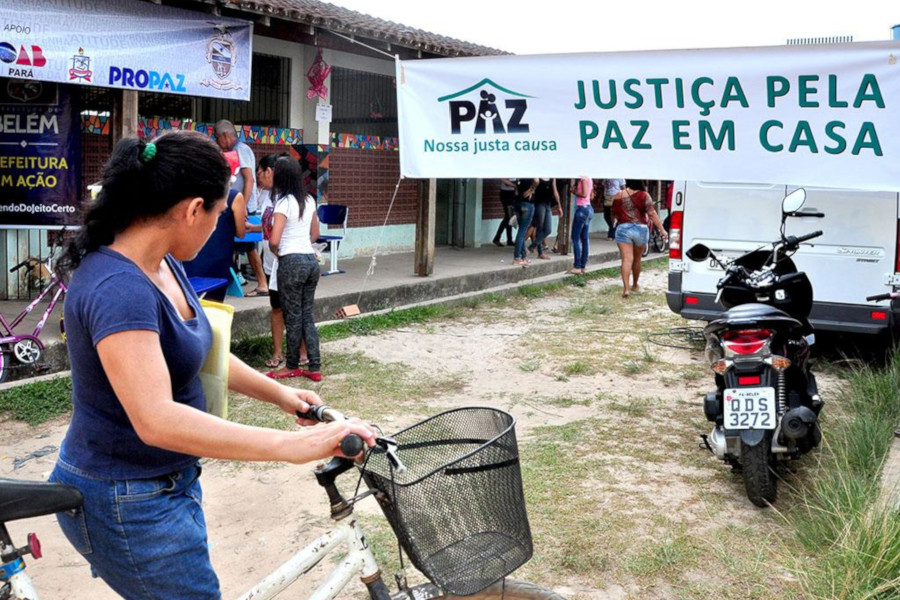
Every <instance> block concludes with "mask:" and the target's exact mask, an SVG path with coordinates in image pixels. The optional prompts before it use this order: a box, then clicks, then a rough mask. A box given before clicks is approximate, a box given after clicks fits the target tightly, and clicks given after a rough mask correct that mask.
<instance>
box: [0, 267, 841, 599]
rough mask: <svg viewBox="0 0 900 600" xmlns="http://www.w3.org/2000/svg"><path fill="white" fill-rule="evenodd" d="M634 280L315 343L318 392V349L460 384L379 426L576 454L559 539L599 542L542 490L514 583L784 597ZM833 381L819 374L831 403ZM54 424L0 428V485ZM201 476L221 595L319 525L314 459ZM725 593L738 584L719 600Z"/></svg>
mask: <svg viewBox="0 0 900 600" xmlns="http://www.w3.org/2000/svg"><path fill="white" fill-rule="evenodd" d="M643 283H644V288H645V289H644V290H643V291H642V292H641V293H639V294H635V295H633V296H632V298H630V299H628V300H622V299H621V298H619V291H620V284H619V283H617V282H616V280H615V279H614V278H607V279H603V280H592V281H590V282H588V283H587V285H586V286H585V287H583V288H577V287H574V286H573V287H571V289H570V290H564V291H563V292H560V293H554V294H548V295H537V296H536V297H534V298H527V299H519V300H517V301H516V302H512V303H500V304H497V305H495V306H486V307H479V308H477V309H475V310H472V311H471V314H464V315H462V316H460V317H458V318H455V319H452V320H439V321H437V322H434V323H430V324H427V325H424V326H416V327H409V328H404V329H401V330H395V331H390V332H387V333H383V334H380V335H377V336H365V337H355V338H348V339H344V340H341V341H337V342H330V343H327V344H324V345H323V355H324V356H325V357H326V363H325V367H324V370H325V374H326V381H325V387H324V388H321V389H322V394H323V396H324V397H325V399H326V401H329V400H330V401H331V402H332V403H334V404H335V405H336V406H340V405H341V402H340V399H334V398H329V388H328V363H327V357H328V356H330V355H338V354H348V353H349V354H356V353H362V354H363V355H364V356H366V357H368V358H371V359H373V360H375V361H377V362H378V363H380V364H381V365H382V366H383V368H384V369H390V368H391V367H392V365H396V364H398V363H402V364H403V365H405V367H406V369H407V370H408V372H409V373H412V376H413V377H414V376H415V375H416V374H417V373H419V374H422V376H426V375H427V376H428V377H447V378H455V380H456V381H458V382H459V385H458V386H455V388H454V389H451V390H450V391H449V392H445V393H441V394H439V395H438V396H437V397H434V398H430V399H428V400H427V401H425V402H422V403H420V404H413V405H409V404H404V405H398V406H396V407H392V406H389V405H388V406H385V407H381V408H379V409H378V410H376V411H375V413H376V414H378V416H379V420H380V422H381V424H382V425H383V427H384V428H385V429H386V430H388V431H391V430H395V429H397V428H398V427H399V426H400V425H402V424H406V423H411V422H414V421H415V420H418V419H420V418H422V417H424V416H427V415H429V414H433V413H435V412H437V411H438V410H441V409H444V408H449V407H456V406H465V405H473V404H484V405H492V406H496V407H498V408H502V409H504V410H508V411H510V412H511V413H512V414H513V415H515V416H516V417H517V419H518V427H517V431H518V432H519V438H520V445H522V446H523V447H526V448H528V449H530V450H529V452H528V453H525V452H523V455H524V457H525V458H524V459H523V460H524V461H527V460H529V458H528V457H529V456H531V455H532V454H534V455H537V454H538V453H539V452H538V451H540V450H541V449H545V448H549V447H552V448H558V450H559V451H560V452H566V453H567V454H568V456H570V457H571V460H573V461H581V460H582V458H581V457H583V460H584V461H585V462H584V463H583V464H587V461H590V466H589V467H585V469H586V470H584V471H583V472H582V471H579V472H578V473H579V474H573V475H571V476H570V479H571V480H572V481H570V482H569V483H570V484H572V490H573V491H572V492H571V494H573V495H574V497H575V500H574V501H577V502H582V503H583V504H582V506H589V507H592V508H591V514H589V515H585V517H586V518H587V519H588V520H586V521H585V522H584V523H578V522H574V523H568V524H564V525H563V527H562V530H563V531H564V532H565V533H564V534H563V535H566V536H568V538H575V537H578V536H579V535H580V534H579V532H580V531H583V530H585V529H586V528H588V527H590V528H596V529H598V530H599V531H600V533H599V534H597V533H596V532H595V533H594V537H591V536H589V535H586V536H585V538H584V540H585V543H584V544H579V543H577V540H574V539H563V540H560V539H557V538H554V533H553V532H554V530H557V529H559V527H557V526H555V525H554V523H556V521H554V520H553V519H555V518H557V517H556V516H554V515H553V514H551V513H552V508H553V507H549V506H541V505H540V502H541V501H540V499H539V498H541V497H543V496H537V497H536V498H538V499H537V500H534V499H532V500H531V503H532V504H533V505H530V506H529V511H530V515H531V519H532V527H533V529H535V530H536V536H535V538H536V539H535V546H536V550H535V559H534V560H533V561H532V564H530V565H527V566H526V568H525V569H524V574H522V575H520V576H522V577H523V578H529V579H534V580H539V583H542V584H543V585H547V586H548V587H553V588H554V589H555V590H556V591H558V592H560V593H562V594H563V595H565V596H566V597H568V598H580V599H590V600H606V599H615V600H620V599H626V598H633V599H639V598H640V599H642V600H643V599H647V598H664V599H678V598H693V597H698V598H699V597H704V596H705V595H707V594H709V593H713V592H715V593H717V595H718V596H719V597H720V598H722V597H733V598H769V597H787V596H789V595H791V594H792V593H793V587H792V586H793V579H792V576H791V575H790V573H788V572H787V571H786V570H785V568H784V567H782V566H777V567H776V568H774V569H767V568H765V567H766V565H767V561H768V560H769V558H767V553H768V552H769V550H768V547H769V546H771V545H773V544H770V543H769V542H766V541H765V540H763V541H762V542H761V543H760V544H759V545H757V546H752V547H749V548H744V549H741V550H740V552H747V553H749V554H748V555H747V556H746V557H744V556H743V555H742V556H738V557H737V558H735V560H736V561H737V563H738V564H737V565H736V566H735V565H734V564H733V562H734V561H733V560H731V559H730V558H729V556H728V555H729V553H730V552H732V545H733V544H737V543H738V542H739V541H740V540H743V539H746V538H747V532H748V531H750V530H758V531H763V532H764V533H765V536H777V535H779V524H778V521H777V518H775V517H773V516H772V513H771V511H770V512H766V511H760V510H757V509H754V508H752V507H751V505H750V504H749V502H748V501H747V500H746V497H744V495H743V486H742V484H741V481H740V479H739V478H738V477H735V476H733V475H731V474H730V473H729V471H728V469H727V468H726V467H725V466H724V465H722V464H721V463H719V462H717V461H716V460H715V459H714V458H713V457H712V456H711V455H710V454H709V453H707V452H705V451H701V450H699V449H698V442H699V437H698V436H699V434H700V433H708V429H709V428H708V424H707V423H706V422H705V419H704V418H703V414H702V404H701V403H700V399H701V398H702V395H703V393H704V392H706V391H707V389H708V388H710V387H711V378H710V377H709V375H708V372H707V371H706V369H705V363H704V361H703V358H702V353H701V352H696V351H690V350H687V349H681V348H669V347H662V346H656V345H648V344H646V343H645V342H644V340H643V337H642V336H637V335H633V333H634V332H635V331H639V330H644V331H660V330H667V329H668V328H670V327H677V326H684V325H686V324H687V323H685V322H683V321H681V320H679V319H678V318H677V317H675V316H674V315H671V313H669V311H668V309H667V308H666V307H665V300H664V297H663V291H664V289H665V284H666V272H665V271H664V270H660V269H656V270H651V271H648V272H646V273H645V276H644V280H643ZM597 307H600V308H597ZM609 332H612V333H609ZM830 384H831V382H829V379H828V378H827V377H824V378H822V377H820V387H821V388H822V389H823V395H826V397H827V392H828V387H829V385H830ZM410 406H412V407H410ZM65 428H66V423H65V422H63V421H57V422H54V423H49V424H45V425H43V426H40V427H37V428H31V427H28V426H25V425H21V424H18V423H13V422H5V423H2V424H0V442H2V448H3V451H2V457H0V476H3V477H14V478H21V479H43V478H46V476H47V475H48V474H49V471H50V470H51V469H52V466H53V463H54V460H55V457H56V451H55V449H56V448H58V447H59V444H60V442H61V440H62V437H63V435H64V433H65ZM566 428H578V429H577V431H579V432H581V433H583V434H584V437H583V438H582V439H581V440H582V441H581V442H579V443H578V444H576V445H563V443H562V442H559V439H562V435H563V433H565V432H566V431H569V430H568V429H566ZM41 449H47V450H51V451H50V452H49V453H47V454H46V455H45V456H42V457H36V458H31V459H29V460H26V461H25V462H24V463H22V464H21V466H20V467H19V468H14V461H16V460H21V459H23V458H26V457H28V456H29V455H30V454H31V453H33V452H35V451H39V450H41ZM579 477H581V478H580V479H578V478H579ZM202 481H203V488H204V502H205V509H206V516H207V522H208V523H209V525H210V540H211V544H212V551H211V552H212V560H213V563H214V565H215V567H216V570H217V572H218V573H219V576H220V579H221V583H222V590H223V594H224V597H225V598H235V597H237V596H239V595H240V594H241V593H243V592H244V591H246V590H247V588H248V587H249V585H250V584H251V583H252V582H253V581H256V580H258V579H260V578H262V576H263V575H264V574H265V573H266V572H268V571H270V570H271V569H274V568H275V567H276V566H277V565H278V564H280V562H281V561H283V560H285V559H287V558H288V557H289V556H290V555H291V554H292V552H295V551H296V550H298V549H299V548H301V547H302V546H304V545H305V544H307V543H309V542H310V541H311V540H312V539H314V537H315V536H316V535H317V534H318V533H320V532H322V531H324V530H326V529H327V527H328V525H329V523H328V519H327V504H326V502H325V497H324V494H323V493H322V491H321V490H320V489H319V488H318V487H317V485H316V484H315V481H314V478H313V475H312V469H311V467H309V466H302V467H296V466H284V465H276V464H257V465H238V464H235V463H232V462H228V461H206V462H205V464H204V472H203V480H202ZM347 481H349V479H348V480H347ZM352 483H355V478H354V481H353V482H352ZM527 485H529V483H528V480H527V479H526V486H527ZM344 487H348V486H344ZM541 493H542V494H543V493H544V492H543V491H542V492H541ZM546 493H548V494H552V493H554V490H547V491H546ZM547 497H550V496H547ZM548 502H549V501H548ZM359 510H360V511H361V512H362V513H363V514H364V515H369V516H370V517H371V518H372V519H374V518H376V516H377V513H378V512H379V509H378V508H377V506H376V504H375V503H374V502H373V501H371V500H370V501H368V502H364V503H363V504H362V505H361V506H360V508H359ZM10 525H11V527H10V529H11V533H12V534H13V538H14V540H16V541H17V542H18V543H19V544H23V543H24V534H25V533H26V532H30V531H35V532H37V533H38V535H39V537H40V538H41V541H42V545H43V548H44V554H45V556H44V558H43V559H41V560H28V565H29V573H30V574H31V576H32V578H33V579H34V580H35V581H36V583H37V585H38V589H39V591H40V592H41V594H42V597H43V598H47V599H50V600H52V599H55V598H66V599H67V600H103V599H106V598H114V597H115V596H114V594H112V593H111V592H110V591H109V590H108V588H106V587H105V585H104V584H103V583H102V582H100V581H99V580H95V579H92V578H91V577H90V574H89V570H88V567H87V566H86V563H85V561H84V560H83V559H82V558H81V557H80V556H79V555H77V554H76V553H75V551H74V550H73V549H72V548H71V547H70V546H69V545H68V543H67V542H66V541H65V539H64V538H63V537H62V535H61V533H60V531H59V530H58V528H57V526H56V524H55V520H54V518H53V517H44V518H39V519H33V520H30V521H27V522H15V523H12V524H10ZM566 527H568V528H569V529H566ZM607 542H608V543H607ZM776 545H777V544H776ZM585 546H587V547H585ZM389 551H390V550H389ZM324 562H325V563H328V561H324ZM557 563H563V564H564V565H566V566H560V565H559V564H557ZM331 564H333V563H331ZM328 566H330V564H325V565H320V566H319V567H317V569H316V570H315V571H314V573H313V574H311V575H310V576H308V577H304V578H303V579H302V580H301V581H299V582H298V583H297V584H295V586H294V587H293V588H291V589H290V591H289V592H287V593H285V594H284V596H285V597H290V598H306V597H308V596H309V594H310V593H311V590H312V587H311V586H312V585H313V584H314V583H315V581H316V579H317V578H321V576H322V573H323V572H324V570H325V568H326V567H328ZM386 575H387V577H386V579H388V580H389V579H391V576H390V573H386ZM748 582H749V583H748ZM732 584H738V585H740V586H741V588H742V589H733V590H731V591H730V592H725V593H724V594H723V593H720V592H721V591H722V590H728V588H729V586H731V585H732ZM361 589H362V588H361V586H360V584H359V583H358V582H355V583H354V584H353V585H352V586H351V587H350V588H348V590H346V591H345V594H343V595H342V596H341V597H347V598H355V597H359V593H360V590H361ZM782 592H783V593H782ZM770 594H771V595H770Z"/></svg>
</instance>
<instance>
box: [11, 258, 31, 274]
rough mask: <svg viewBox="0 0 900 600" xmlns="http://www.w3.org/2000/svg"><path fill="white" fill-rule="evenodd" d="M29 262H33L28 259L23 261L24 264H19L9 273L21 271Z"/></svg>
mask: <svg viewBox="0 0 900 600" xmlns="http://www.w3.org/2000/svg"><path fill="white" fill-rule="evenodd" d="M29 260H31V259H29V258H26V259H25V260H23V261H22V262H20V263H19V264H17V265H16V266H14V267H13V268H12V269H10V270H9V272H10V273H15V272H16V271H18V270H19V269H21V268H22V267H24V266H25V265H27V264H28V261H29Z"/></svg>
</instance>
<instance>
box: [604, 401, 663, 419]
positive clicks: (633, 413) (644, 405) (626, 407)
mask: <svg viewBox="0 0 900 600" xmlns="http://www.w3.org/2000/svg"><path fill="white" fill-rule="evenodd" d="M652 404H653V401H652V400H651V399H650V398H623V399H622V400H621V401H617V402H614V403H612V404H610V405H609V408H611V409H613V410H617V411H619V412H623V413H625V414H626V415H628V416H630V417H635V418H643V417H646V416H648V415H649V414H650V407H651V405H652Z"/></svg>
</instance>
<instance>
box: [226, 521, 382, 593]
mask: <svg viewBox="0 0 900 600" xmlns="http://www.w3.org/2000/svg"><path fill="white" fill-rule="evenodd" d="M339 546H340V547H343V548H345V549H346V551H347V553H346V556H344V558H343V559H342V560H341V563H340V564H339V565H338V566H337V567H335V568H334V569H333V570H332V571H331V573H330V574H329V575H328V577H327V579H326V580H325V581H324V582H323V583H322V584H321V585H320V586H319V587H318V588H317V589H316V591H315V592H313V594H312V595H311V596H309V600H333V599H334V598H337V596H338V594H339V593H340V592H341V590H343V589H344V586H346V585H347V584H348V583H349V582H350V580H351V579H352V578H353V576H354V575H356V574H357V573H359V574H360V576H361V577H362V578H363V579H367V578H370V577H374V576H377V575H378V573H379V569H378V564H377V563H376V562H375V557H374V556H373V555H372V550H371V549H370V548H369V544H368V543H367V542H366V538H365V536H364V535H363V532H362V529H360V527H359V525H358V524H357V522H356V519H344V520H342V521H339V522H338V523H337V527H335V528H334V529H332V530H331V531H329V532H327V533H325V534H323V535H321V536H320V537H319V538H318V539H316V540H315V541H313V542H312V543H311V544H309V545H308V546H306V547H305V548H303V549H302V550H300V551H299V552H297V554H295V555H294V556H293V557H291V558H290V559H288V561H287V562H285V563H284V564H282V565H281V566H280V567H278V568H277V569H276V570H275V571H273V572H272V573H271V574H270V575H269V576H267V577H266V578H265V579H263V580H262V581H261V582H260V583H259V584H257V585H256V586H254V587H253V589H251V590H250V591H248V592H247V593H246V594H244V595H243V596H241V597H240V600H250V599H251V598H252V599H253V600H268V599H270V598H274V597H275V596H277V595H278V594H280V593H281V592H282V591H284V590H285V589H286V588H287V587H288V586H290V585H291V584H292V583H294V582H295V581H296V580H297V579H299V578H300V577H301V576H302V575H303V574H305V573H307V572H308V571H309V570H310V569H312V568H313V567H314V566H316V565H317V564H319V562H321V561H322V559H323V558H325V557H326V556H327V555H328V554H329V553H330V552H331V551H332V550H334V549H335V548H338V547H339Z"/></svg>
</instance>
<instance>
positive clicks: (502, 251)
mask: <svg viewBox="0 0 900 600" xmlns="http://www.w3.org/2000/svg"><path fill="white" fill-rule="evenodd" d="M550 256H551V257H552V258H551V260H548V261H544V260H537V259H536V258H534V259H533V260H532V264H531V266H530V267H528V268H522V267H514V266H512V260H513V249H512V248H509V247H502V248H500V247H497V246H494V245H486V246H482V247H480V248H463V249H457V248H451V247H439V248H437V249H436V252H435V259H434V273H433V275H431V276H429V277H418V276H416V275H415V274H414V272H413V269H414V264H415V263H414V255H413V253H411V252H410V253H399V254H388V255H384V256H378V257H376V261H375V266H374V270H373V272H372V273H371V274H369V275H368V276H367V272H368V271H369V270H370V266H371V265H372V259H371V257H363V258H354V259H349V260H341V261H339V263H338V266H339V267H340V268H341V269H344V270H345V271H346V272H345V273H341V274H335V275H329V276H326V277H322V279H321V280H320V281H319V286H318V289H317V291H316V321H317V322H322V321H330V320H333V319H334V318H335V313H336V312H337V310H338V309H340V308H341V307H343V306H347V305H349V304H357V305H358V306H359V308H360V311H361V312H362V313H363V314H366V313H370V312H374V311H379V310H385V309H391V308H399V307H403V306H409V305H413V304H419V303H422V302H428V301H440V300H441V299H449V298H453V297H457V296H460V295H464V294H471V293H476V292H482V291H487V290H490V289H493V288H500V287H504V286H509V285H521V284H526V283H529V282H531V281H533V280H537V279H542V278H544V277H547V276H552V275H560V274H562V273H564V272H565V271H566V270H568V269H570V268H571V267H572V255H571V253H570V254H569V256H558V255H556V254H551V255H550ZM659 256H660V255H659V254H652V255H651V256H650V257H648V258H655V257H659ZM326 258H327V257H326ZM616 259H618V249H617V248H616V245H615V243H614V242H612V241H610V240H607V239H606V234H605V232H600V233H597V234H595V235H593V236H592V237H591V252H590V260H589V261H588V269H589V270H590V269H591V268H597V266H598V265H599V264H600V263H605V262H608V261H611V260H616ZM255 287H256V282H252V281H251V282H248V284H247V285H245V286H244V288H243V289H244V291H245V292H248V291H250V290H252V289H253V288H255ZM226 302H227V303H229V304H232V305H233V306H234V307H235V317H234V327H233V335H234V336H235V337H241V336H255V335H264V334H267V333H269V331H270V326H269V312H270V309H269V299H268V298H265V297H263V298H237V297H233V296H228V297H227V298H226ZM27 304H28V303H27V302H24V301H0V311H2V313H3V315H4V316H5V317H7V318H10V317H12V316H15V315H17V314H18V313H19V312H20V311H22V310H23V309H24V308H25V306H27ZM45 308H46V304H44V303H42V304H40V305H38V306H37V307H36V308H35V309H34V311H33V312H32V313H31V314H30V315H29V316H28V317H27V318H26V319H25V321H24V322H23V323H22V324H21V325H20V326H19V327H18V328H17V332H29V333H30V332H31V331H32V330H33V329H34V327H35V324H36V323H37V322H38V320H39V319H40V318H41V316H42V315H43V311H44V309H45ZM60 309H61V307H60V306H57V308H56V309H55V310H54V313H53V315H51V317H50V319H49V320H48V322H47V324H46V326H45V328H44V331H43V332H42V333H41V336H40V338H41V340H42V341H43V342H44V344H45V345H47V346H48V347H47V351H46V353H45V356H44V362H46V363H49V364H50V365H51V368H52V370H60V369H64V368H67V364H66V363H67V360H66V357H65V348H64V346H62V345H61V344H59V341H60V331H59V326H58V323H59V313H60ZM20 371H21V375H23V376H25V375H27V374H26V373H25V372H24V371H26V370H24V369H22V370H20ZM16 375H18V374H13V376H16Z"/></svg>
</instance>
